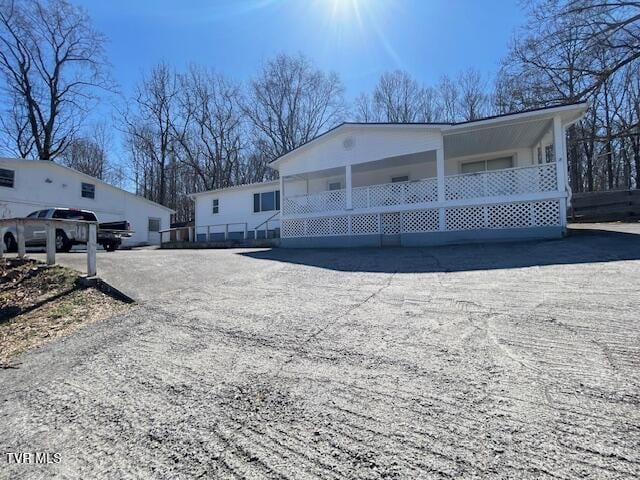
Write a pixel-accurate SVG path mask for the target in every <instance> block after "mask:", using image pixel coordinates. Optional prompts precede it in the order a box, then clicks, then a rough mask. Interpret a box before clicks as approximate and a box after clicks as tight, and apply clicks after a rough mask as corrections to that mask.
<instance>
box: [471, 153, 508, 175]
mask: <svg viewBox="0 0 640 480" xmlns="http://www.w3.org/2000/svg"><path fill="white" fill-rule="evenodd" d="M503 168H513V157H500V158H491V159H489V160H480V161H478V162H467V163H463V164H462V165H461V173H478V172H487V171H489V170H501V169H503Z"/></svg>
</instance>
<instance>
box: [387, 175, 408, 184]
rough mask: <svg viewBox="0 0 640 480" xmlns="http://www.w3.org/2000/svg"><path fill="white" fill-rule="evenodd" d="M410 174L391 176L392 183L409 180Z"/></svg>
mask: <svg viewBox="0 0 640 480" xmlns="http://www.w3.org/2000/svg"><path fill="white" fill-rule="evenodd" d="M408 181H409V175H402V176H399V177H391V183H400V182H408Z"/></svg>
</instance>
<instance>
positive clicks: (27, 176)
mask: <svg viewBox="0 0 640 480" xmlns="http://www.w3.org/2000/svg"><path fill="white" fill-rule="evenodd" d="M56 207H57V208H77V209H83V210H91V211H93V212H94V213H95V214H96V217H97V218H98V221H99V222H115V221H119V220H126V221H128V222H129V224H130V225H131V229H132V230H133V231H134V234H133V236H132V237H131V238H127V239H124V241H123V245H125V246H135V245H156V244H159V243H160V233H159V232H160V230H162V229H165V228H169V225H170V223H169V222H170V218H171V214H172V213H173V210H171V209H170V208H167V207H164V206H162V205H159V204H157V203H155V202H152V201H150V200H147V199H146V198H143V197H141V196H139V195H134V194H133V193H130V192H127V191H126V190H122V189H120V188H117V187H114V186H113V185H109V184H108V183H105V182H103V181H101V180H98V179H97V178H94V177H92V176H90V175H86V174H84V173H81V172H78V171H77V170H74V169H72V168H69V167H65V166H63V165H59V164H57V163H54V162H50V161H44V160H25V159H7V158H3V159H0V218H12V217H25V216H27V215H28V214H30V213H31V212H33V211H35V210H42V209H46V208H56Z"/></svg>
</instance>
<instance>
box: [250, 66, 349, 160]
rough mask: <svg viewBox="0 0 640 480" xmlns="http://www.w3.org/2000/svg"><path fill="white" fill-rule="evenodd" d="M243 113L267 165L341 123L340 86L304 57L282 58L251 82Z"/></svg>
mask: <svg viewBox="0 0 640 480" xmlns="http://www.w3.org/2000/svg"><path fill="white" fill-rule="evenodd" d="M244 111H245V113H246V115H247V117H248V118H249V120H250V122H251V124H252V126H253V128H254V135H255V138H256V139H257V140H259V141H257V142H255V145H256V147H257V148H260V149H261V153H260V156H261V158H263V159H264V160H265V161H267V162H268V161H271V160H273V159H275V158H277V157H279V156H280V155H283V154H284V153H286V152H289V151H291V150H293V149H294V148H296V147H298V146H300V145H302V144H303V143H305V142H307V141H309V140H311V139H312V138H314V137H316V136H317V135H318V134H320V133H322V132H323V131H325V130H327V129H329V128H331V127H333V126H335V125H337V124H338V123H339V122H340V121H342V119H343V117H344V114H345V104H344V100H343V87H342V83H341V81H340V79H339V78H338V76H337V75H336V74H334V73H329V74H327V73H324V72H322V71H321V70H318V69H316V68H315V67H314V66H313V65H312V64H311V63H310V62H309V60H307V59H306V58H305V57H303V56H296V57H292V56H288V55H285V54H280V55H278V56H277V57H275V58H274V59H273V60H270V61H268V62H267V63H266V64H265V65H264V66H263V68H262V70H261V71H260V73H259V74H258V75H257V76H256V77H255V78H254V79H253V81H252V82H251V84H250V88H249V93H248V98H247V101H246V103H245V107H244Z"/></svg>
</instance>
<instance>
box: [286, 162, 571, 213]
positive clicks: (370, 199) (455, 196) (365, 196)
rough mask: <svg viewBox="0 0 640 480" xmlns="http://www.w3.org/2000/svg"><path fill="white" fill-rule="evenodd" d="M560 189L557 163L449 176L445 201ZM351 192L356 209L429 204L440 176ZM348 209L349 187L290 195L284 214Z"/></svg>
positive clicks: (354, 189) (434, 197)
mask: <svg viewBox="0 0 640 480" xmlns="http://www.w3.org/2000/svg"><path fill="white" fill-rule="evenodd" d="M557 190H558V184H557V174H556V164H555V163H547V164H543V165H531V166H526V167H517V168H509V169H504V170H493V171H490V172H480V173H468V174H462V175H452V176H447V177H445V201H452V200H454V201H455V200H467V199H478V198H498V197H500V198H505V197H510V196H514V197H515V196H517V195H523V194H535V193H542V192H553V191H557ZM351 192H352V193H351V195H352V208H353V210H366V209H371V208H378V207H388V206H402V205H409V206H410V205H425V204H429V203H433V202H437V201H438V181H437V179H436V178H427V179H424V180H419V181H413V182H401V183H386V184H381V185H369V186H366V187H356V188H353V189H352V191H351ZM514 200H517V198H514ZM344 210H346V190H344V189H342V190H332V191H325V192H319V193H312V194H309V195H296V196H293V197H286V198H285V199H284V202H283V212H282V213H283V215H284V216H286V217H291V216H296V215H301V216H304V215H307V214H316V213H323V212H339V211H344Z"/></svg>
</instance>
